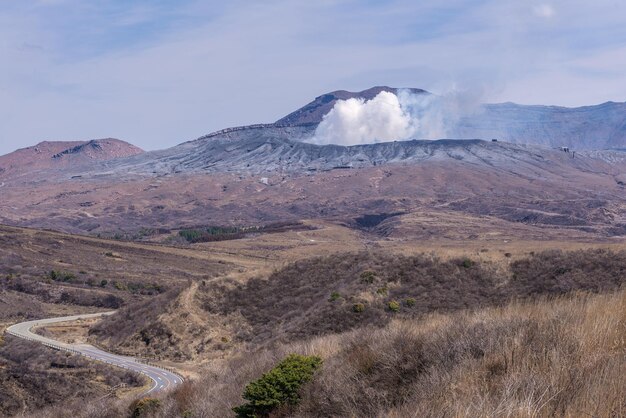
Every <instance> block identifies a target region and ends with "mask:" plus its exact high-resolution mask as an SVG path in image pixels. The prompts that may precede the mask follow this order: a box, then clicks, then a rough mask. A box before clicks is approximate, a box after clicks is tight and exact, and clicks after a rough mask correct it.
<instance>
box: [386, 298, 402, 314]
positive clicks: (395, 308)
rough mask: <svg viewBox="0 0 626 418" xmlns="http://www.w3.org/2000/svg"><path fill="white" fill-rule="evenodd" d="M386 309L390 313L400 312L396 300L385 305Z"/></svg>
mask: <svg viewBox="0 0 626 418" xmlns="http://www.w3.org/2000/svg"><path fill="white" fill-rule="evenodd" d="M387 307H388V308H389V310H390V311H391V312H398V311H400V303H399V302H398V301H397V300H391V301H389V303H388V304H387Z"/></svg>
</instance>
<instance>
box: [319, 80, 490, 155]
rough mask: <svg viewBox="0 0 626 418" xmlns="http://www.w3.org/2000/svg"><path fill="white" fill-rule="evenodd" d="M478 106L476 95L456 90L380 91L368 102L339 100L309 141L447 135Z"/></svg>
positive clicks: (350, 142) (349, 142) (359, 141)
mask: <svg viewBox="0 0 626 418" xmlns="http://www.w3.org/2000/svg"><path fill="white" fill-rule="evenodd" d="M479 108H480V103H479V100H478V96H477V95H476V94H473V93H470V92H459V91H452V92H450V93H446V94H444V95H440V96H436V95H432V94H414V93H412V92H411V91H409V90H400V91H398V94H397V95H396V94H393V93H390V92H386V91H383V92H380V93H379V94H378V95H377V96H376V97H374V98H373V99H371V100H368V101H365V100H364V99H348V100H338V101H337V102H336V103H335V106H334V107H333V108H332V109H331V111H330V112H328V113H327V114H326V115H325V116H324V118H323V120H322V122H321V123H320V124H319V126H318V127H317V129H316V131H315V135H314V136H313V137H312V138H311V139H310V141H309V142H312V143H315V144H319V145H324V144H337V145H358V144H372V143H377V142H388V141H401V140H406V139H442V138H450V135H453V134H454V131H455V128H456V126H457V124H458V122H459V120H460V119H461V118H462V117H463V116H467V115H469V114H471V113H473V112H476V111H478V109H479Z"/></svg>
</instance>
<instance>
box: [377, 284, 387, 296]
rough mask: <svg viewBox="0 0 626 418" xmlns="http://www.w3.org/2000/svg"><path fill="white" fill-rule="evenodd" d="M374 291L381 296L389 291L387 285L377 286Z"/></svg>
mask: <svg viewBox="0 0 626 418" xmlns="http://www.w3.org/2000/svg"><path fill="white" fill-rule="evenodd" d="M376 293H378V294H379V295H381V296H387V294H388V293H389V289H387V287H386V286H385V287H379V288H378V289H377V290H376Z"/></svg>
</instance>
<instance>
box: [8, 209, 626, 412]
mask: <svg viewBox="0 0 626 418" xmlns="http://www.w3.org/2000/svg"><path fill="white" fill-rule="evenodd" d="M424 216H428V215H427V214H424ZM424 219H425V218H423V219H422V220H420V222H422V223H423V222H424ZM449 221H451V220H446V219H443V218H442V219H441V220H440V223H438V224H437V225H442V227H443V226H445V224H446V222H449ZM457 221H460V219H458V218H457ZM385 222H396V223H398V224H397V225H394V227H393V228H392V229H393V231H395V232H394V233H391V234H386V232H385V231H386V229H385V228H387V226H386V225H385ZM410 222H415V216H414V215H406V216H400V217H395V218H390V219H388V220H385V221H384V222H382V223H381V224H379V225H377V226H376V227H375V228H355V227H354V225H350V224H346V223H345V222H343V221H341V220H336V221H330V220H325V221H310V220H309V221H304V223H305V224H306V225H307V227H310V229H302V230H293V231H283V232H280V233H272V234H251V235H249V236H247V237H244V238H241V239H235V240H227V241H217V242H207V243H198V244H188V243H183V242H177V243H174V242H170V243H166V242H160V241H164V240H162V238H164V237H160V238H158V239H157V240H156V241H157V242H132V241H120V240H114V239H101V238H96V237H86V236H77V235H69V234H64V233H57V232H51V231H43V230H32V229H23V228H14V227H0V241H1V242H2V246H0V261H2V262H1V263H0V304H1V305H2V307H3V309H2V310H1V312H2V313H1V316H0V322H1V323H2V324H3V326H6V325H8V324H10V323H14V322H18V321H20V320H25V319H31V318H36V317H47V316H55V315H64V314H72V313H78V312H94V311H99V310H110V309H112V308H114V307H111V306H107V305H106V303H109V302H113V301H114V302H115V303H117V304H119V307H120V308H119V309H120V313H119V314H118V315H116V316H114V317H111V318H108V319H107V320H105V321H102V322H99V323H96V324H92V323H89V324H75V323H70V324H61V325H59V326H55V327H49V328H47V329H45V330H41V331H40V332H45V333H49V334H50V335H53V336H55V338H59V339H61V340H65V341H88V342H91V343H96V344H98V345H100V346H102V347H104V348H106V349H108V350H111V351H114V352H117V353H121V354H128V355H134V356H140V357H142V358H147V359H149V360H151V361H155V362H157V363H161V364H163V365H167V366H169V367H174V368H176V369H178V370H179V371H180V372H181V373H182V374H183V375H185V376H186V377H188V378H190V383H188V384H185V385H184V386H183V388H181V389H180V390H179V391H177V392H174V393H172V394H170V395H168V396H165V397H162V398H160V402H161V403H160V405H161V406H160V407H159V409H158V410H156V411H155V412H154V416H183V413H184V412H185V411H191V412H192V415H191V416H194V417H195V416H198V417H204V416H207V417H208V416H230V415H229V411H230V408H231V407H232V406H235V405H237V404H239V403H241V393H242V391H243V388H244V386H245V385H246V383H248V382H249V381H250V380H253V379H255V378H257V377H258V376H260V375H261V374H262V373H263V372H264V371H266V370H268V369H269V368H271V366H272V364H274V363H275V362H277V361H278V360H280V358H281V357H282V356H284V355H285V354H286V353H288V352H298V353H303V354H307V353H317V354H318V355H320V356H322V357H323V359H324V366H323V368H322V370H321V371H320V372H319V373H318V375H317V376H316V378H315V379H314V380H313V381H312V382H311V383H310V384H309V385H308V386H307V387H306V388H305V390H304V391H303V393H302V402H301V404H300V406H298V407H297V408H295V409H293V408H291V409H289V410H288V411H287V412H285V413H286V414H287V415H288V416H329V415H337V416H391V417H395V416H397V417H404V416H476V413H477V411H481V408H483V409H482V410H483V411H487V412H486V413H485V414H484V415H485V416H550V414H552V415H558V416H578V415H577V414H576V413H575V412H577V411H579V410H580V409H579V408H583V407H584V408H585V409H584V411H589V414H591V415H593V416H611V415H610V414H609V415H605V413H613V416H620V414H623V409H621V410H620V409H619V408H620V407H622V408H623V405H621V406H620V404H619V402H617V401H614V399H615V396H616V395H621V394H624V393H626V392H625V390H624V382H623V379H622V378H620V376H621V375H617V374H615V373H616V372H615V371H616V370H623V368H624V364H623V356H624V351H623V343H619V342H612V343H611V344H613V345H611V344H608V343H607V344H608V345H607V344H605V342H606V341H607V339H609V338H614V337H615V335H612V336H610V335H607V336H599V335H596V334H594V332H596V331H597V332H604V331H603V330H606V329H607V327H614V326H618V325H619V326H622V327H623V318H622V319H621V320H620V321H622V322H616V321H618V319H617V317H611V316H610V315H609V316H606V315H605V314H606V312H605V311H602V312H601V311H600V310H598V309H599V308H600V307H603V306H605V307H606V310H611V311H612V312H613V314H612V315H618V313H619V310H620V309H621V310H622V312H623V299H624V294H623V290H622V291H620V290H619V288H620V286H622V285H623V281H624V278H625V277H626V273H624V272H626V256H624V253H623V251H626V243H624V242H623V241H622V240H620V239H617V238H598V237H595V238H594V237H590V236H588V235H585V234H584V233H580V231H564V230H561V231H556V230H554V231H547V232H546V234H545V236H544V237H542V236H541V234H539V233H538V231H539V230H540V229H541V228H537V227H532V226H528V225H520V229H518V230H513V231H511V230H507V228H506V227H505V226H506V225H499V224H498V223H497V222H496V223H494V222H491V223H489V222H488V223H487V224H486V226H485V228H483V231H484V233H482V234H480V235H479V236H477V237H474V236H473V235H472V228H474V226H472V225H478V223H479V220H478V219H476V220H475V221H471V222H469V221H468V222H469V224H468V225H470V227H468V228H469V229H467V230H463V229H458V231H457V233H455V234H452V235H442V236H439V237H434V236H431V237H430V238H426V237H423V236H418V235H419V234H418V235H415V234H409V233H406V234H401V233H398V231H402V229H403V228H404V227H405V226H404V224H405V223H410ZM433 222H435V221H433ZM473 222H476V223H475V224H474V223H473ZM452 225H460V224H452ZM435 227H437V228H438V227H439V226H436V225H435V224H434V223H433V224H431V225H430V226H429V228H435ZM448 228H450V225H448ZM409 229H411V230H413V231H415V230H416V228H415V225H413V224H412V225H411V226H410V228H409ZM452 229H454V228H450V230H452ZM524 231H526V232H524ZM529 231H530V232H532V233H530V232H529ZM516 235H517V237H516ZM51 271H55V272H56V273H55V275H52V276H51V274H50V272H51ZM367 271H371V272H372V273H373V276H372V277H371V279H370V278H369V276H368V275H366V277H365V278H364V277H362V274H363V273H364V272H367ZM68 276H69V278H67V277H68ZM103 280H106V284H104V285H102V281H103ZM581 291H582V292H584V293H582V294H578V293H577V292H581ZM586 292H592V293H598V294H599V295H591V294H588V293H586ZM615 292H617V293H615ZM620 292H621V293H620ZM618 295H621V296H618ZM555 298H556V299H555ZM411 299H412V300H413V301H410V300H411ZM555 300H556V301H557V302H555ZM393 301H396V302H398V303H399V310H398V311H397V312H395V311H394V310H393V309H391V308H390V307H391V306H392V305H390V303H391V302H393ZM618 302H619V303H618ZM356 304H363V306H364V308H365V309H364V311H363V312H361V313H355V312H354V306H355V305H356ZM409 305H410V306H409ZM534 312H536V313H534ZM603 315H604V316H603ZM579 316H581V317H580V318H578V317H579ZM550 318H552V319H550ZM577 318H578V319H577ZM581 318H582V319H584V318H588V321H587V322H584V323H581V322H577V321H582V319H581ZM602 318H605V319H606V321H608V322H607V323H606V324H603V323H602V322H601V321H602V320H603V319H602ZM589 321H591V322H589ZM593 321H596V322H593ZM590 324H595V325H594V326H596V327H597V329H596V330H594V329H591V328H589V327H590V326H591V325H590ZM616 324H617V325H616ZM620 324H621V325H620ZM583 328H584V329H585V330H586V331H583ZM616 330H617V331H616V332H618V334H619V333H620V332H621V335H624V332H622V331H623V328H619V327H618V328H616ZM620 330H622V331H620ZM531 333H536V334H537V335H534V334H533V335H530V334H531ZM551 333H554V335H558V336H559V338H556V339H550V338H549V336H550V335H552V334H551ZM583 334H584V335H583ZM579 335H583V336H584V338H586V340H584V344H582V341H583V340H581V344H582V345H580V346H579V345H578V343H577V342H576V343H574V342H572V341H578V340H579V339H580V338H582V337H579ZM566 337H567V338H566ZM618 337H619V335H618ZM403 338H404V339H403ZM594 339H597V340H598V342H597V343H596V344H600V345H602V347H603V348H601V349H598V351H597V354H594V355H590V354H589V353H590V350H592V348H591V347H592V346H591V345H589V344H591V341H592V340H594ZM531 340H532V343H531ZM533 344H539V345H538V347H539V348H537V350H539V351H533V350H534V349H532V345H533ZM615 344H617V346H615ZM620 344H622V345H620ZM475 345H477V346H478V347H479V349H478V351H476V350H477V349H475V348H474V346H475ZM359 346H361V348H358V347H359ZM11 347H12V345H9V346H8V348H7V349H6V350H8V351H7V352H6V353H5V354H4V355H0V362H2V361H4V362H5V364H7V362H8V361H10V360H9V358H10V357H11V356H14V355H15V353H14V350H12V348H11ZM403 347H411V350H410V352H408V353H407V352H403V351H402V350H403ZM611 347H613V348H611ZM615 347H617V348H615ZM413 348H416V349H415V350H413ZM481 350H482V352H483V353H482V354H476V353H480V352H481ZM507 350H508V351H507ZM542 350H543V351H542ZM615 350H617V351H615ZM43 353H44V354H45V350H44V351H43ZM538 353H539V354H538ZM616 353H617V354H616ZM620 353H621V356H622V357H619V355H618V354H620ZM418 355H419V356H422V357H423V358H422V357H419V356H418ZM379 356H380V358H379ZM414 356H418V357H419V358H417V359H416V358H414ZM508 356H513V360H511V359H510V358H509V357H508ZM518 356H519V357H518ZM542 356H543V357H542ZM559 356H560V357H559ZM251 358H253V359H255V361H254V362H253V363H250V362H249V359H251ZM616 358H617V360H616ZM359 359H360V360H359ZM620 359H621V360H620ZM557 360H558V361H560V362H562V363H560V364H561V365H558V364H557V363H556V361H557ZM618 360H619V361H618ZM412 361H417V362H418V364H417V365H416V364H413V365H411V362H412ZM512 361H514V363H511V362H512ZM533 361H534V362H539V363H537V364H535V363H532V362H533ZM360 362H363V363H360ZM502 362H505V363H506V364H505V366H502V364H500V363H502ZM422 363H423V364H422ZM368 365H369V366H368ZM531 366H532V367H531ZM404 367H406V368H408V369H407V371H406V373H409V374H411V373H412V377H411V378H410V379H409V380H408V381H405V380H406V379H405V377H403V376H404V375H405V374H406V373H405V371H404V369H403V368H404ZM502 367H505V369H506V371H505V372H503V371H502V370H501V369H502ZM620 368H621V369H620ZM367 370H369V372H368V373H370V374H368V373H366V371H367ZM567 370H573V371H571V372H567ZM65 372H66V371H65V370H64V371H62V373H65ZM614 372H615V373H614ZM34 373H35V372H34V371H31V372H29V373H26V374H25V376H27V378H29V379H31V378H32V377H33V376H38V378H41V379H47V377H46V376H47V375H43V374H34ZM555 373H556V375H555V376H554V377H550V376H552V375H554V374H555ZM559 373H560V374H559ZM567 373H573V374H571V376H570V374H567ZM225 374H226V375H228V377H225ZM55 376H60V375H59V373H57V374H56V375H55ZM81 376H83V377H84V378H85V379H93V378H95V377H94V376H96V375H90V374H82V375H81ZM394 376H395V377H394ZM567 376H570V377H567ZM566 378H569V379H572V380H571V382H570V383H568V382H569V381H566V380H564V379H566ZM73 379H74V378H72V377H70V378H68V380H67V382H68V384H70V385H72V384H74V383H73V382H75V380H73ZM96 380H97V379H96ZM581 382H582V383H581ZM394 385H396V386H397V387H396V386H394ZM564 385H565V386H564ZM567 385H569V386H567ZM593 385H595V386H593ZM592 386H593V387H592ZM46 387H48V388H49V389H46V390H49V391H50V394H49V396H47V397H45V398H43V399H44V400H45V401H44V402H43V403H41V402H40V403H37V402H34V401H33V397H32V396H33V395H32V393H34V392H36V391H37V390H42V389H41V387H40V388H39V389H34V388H31V389H28V387H26V388H25V389H24V390H22V391H21V392H19V393H17V392H16V394H15V395H14V397H15V399H16V400H18V401H17V402H18V403H17V404H15V405H21V406H20V407H19V408H21V410H29V411H33V410H34V409H36V408H40V407H45V406H46V405H48V406H50V407H52V409H48V408H44V409H43V410H42V412H41V414H43V416H63V415H62V414H61V412H60V410H58V411H56V412H55V409H54V408H55V407H54V405H56V404H58V402H59V398H58V394H57V395H55V393H57V392H55V391H54V390H52V389H51V388H50V387H49V386H46ZM105 387H106V386H101V389H94V391H92V392H89V391H82V392H77V393H76V398H77V399H93V398H94V397H97V396H94V394H95V393H97V392H98V391H102V390H105V389H104V388H105ZM29 391H30V392H29ZM98 393H99V392H98ZM448 394H453V395H454V396H452V395H450V396H449V395H448ZM598 394H600V395H598ZM593 396H602V397H603V398H606V399H608V400H609V401H610V402H607V403H606V405H605V403H603V404H598V405H596V404H593V402H592V398H593ZM68 399H69V400H70V401H71V399H72V397H69V398H68ZM364 399H367V402H365V401H364ZM131 400H132V396H130V397H129V396H125V395H122V394H120V399H119V401H115V402H113V403H112V404H111V405H110V406H107V407H106V408H104V407H103V405H102V404H100V403H98V402H96V403H90V404H89V405H88V406H87V407H85V409H84V410H81V411H78V410H77V412H76V416H80V413H85V414H86V413H87V411H91V412H92V413H93V411H95V410H97V409H99V408H104V410H103V412H102V414H101V415H100V416H124V415H125V414H127V411H128V408H129V406H128V405H129V403H130V402H131ZM616 402H617V403H616ZM109 403H110V401H107V404H109ZM15 405H14V406H11V408H13V409H11V411H15V410H17V409H15V408H16V406H15ZM416 405H417V406H416ZM602 408H605V409H602ZM607 408H612V409H607ZM7 411H8V409H7ZM216 411H220V412H219V413H218V412H216ZM415 411H427V413H424V414H418V415H415V414H416V412H415ZM611 411H613V412H611ZM615 411H617V412H615ZM222 413H223V414H224V415H220V414H222ZM60 414H61V415H60ZM212 414H213V415H212ZM215 414H217V415H215ZM85 416H90V415H85ZM277 416H279V415H277Z"/></svg>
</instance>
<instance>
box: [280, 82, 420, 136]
mask: <svg viewBox="0 0 626 418" xmlns="http://www.w3.org/2000/svg"><path fill="white" fill-rule="evenodd" d="M400 90H407V91H410V92H411V93H413V94H430V93H428V92H427V91H426V90H422V89H414V88H408V89H399V88H395V87H387V86H376V87H372V88H369V89H367V90H363V91H360V92H350V91H346V90H337V91H333V92H330V93H326V94H323V95H321V96H318V97H316V98H315V100H313V101H312V102H311V103H309V104H307V105H305V106H304V107H302V108H300V109H298V110H296V111H295V112H292V113H290V114H289V115H287V116H285V117H284V118H281V119H279V120H277V121H276V125H290V126H293V125H306V124H318V123H320V122H321V121H322V118H323V117H324V115H325V114H327V113H328V112H330V110H331V109H332V108H333V106H334V105H335V103H336V102H337V100H348V99H355V98H358V99H364V100H371V99H373V98H374V97H376V95H378V93H380V92H381V91H386V92H389V93H393V94H397V93H398V91H400Z"/></svg>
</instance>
